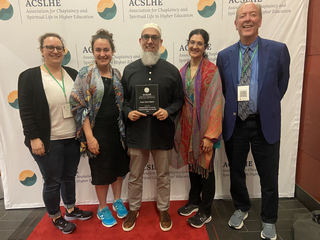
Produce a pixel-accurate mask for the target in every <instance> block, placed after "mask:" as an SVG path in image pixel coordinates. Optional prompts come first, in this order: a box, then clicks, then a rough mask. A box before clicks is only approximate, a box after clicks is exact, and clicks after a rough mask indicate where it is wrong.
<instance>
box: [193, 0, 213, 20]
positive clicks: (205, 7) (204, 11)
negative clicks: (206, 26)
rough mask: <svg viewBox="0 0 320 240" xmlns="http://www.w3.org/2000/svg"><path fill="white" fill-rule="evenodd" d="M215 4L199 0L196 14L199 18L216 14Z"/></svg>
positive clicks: (209, 0)
mask: <svg viewBox="0 0 320 240" xmlns="http://www.w3.org/2000/svg"><path fill="white" fill-rule="evenodd" d="M216 8H217V5H216V2H215V1H214V0H200V1H199V2H198V7H197V9H198V13H199V14H200V16H201V17H205V18H208V17H211V16H212V15H213V14H214V13H215V12H216Z"/></svg>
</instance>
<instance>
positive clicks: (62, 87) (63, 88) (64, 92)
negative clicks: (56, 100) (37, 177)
mask: <svg viewBox="0 0 320 240" xmlns="http://www.w3.org/2000/svg"><path fill="white" fill-rule="evenodd" d="M43 65H44V67H45V68H46V69H47V71H48V73H50V75H51V77H52V78H53V79H54V80H55V81H56V83H58V84H59V86H60V87H61V89H62V91H63V94H64V98H65V99H66V103H67V102H68V101H67V96H66V90H65V87H64V80H63V73H62V68H61V78H62V86H61V84H60V83H59V82H58V81H57V79H56V78H55V77H54V76H53V75H52V73H51V72H50V70H49V69H48V68H47V66H46V64H45V63H44V64H43Z"/></svg>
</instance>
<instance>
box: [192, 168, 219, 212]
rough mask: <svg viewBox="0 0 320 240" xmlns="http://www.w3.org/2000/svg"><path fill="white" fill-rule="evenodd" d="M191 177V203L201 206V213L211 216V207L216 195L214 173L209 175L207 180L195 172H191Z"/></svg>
mask: <svg viewBox="0 0 320 240" xmlns="http://www.w3.org/2000/svg"><path fill="white" fill-rule="evenodd" d="M189 177H190V183H191V188H190V191H189V203H191V204H194V205H199V212H202V213H204V214H205V215H206V216H210V215H211V205H212V202H213V198H214V194H215V178H214V171H212V172H210V173H209V177H208V178H207V179H205V178H203V177H202V176H201V175H200V174H198V173H194V172H189Z"/></svg>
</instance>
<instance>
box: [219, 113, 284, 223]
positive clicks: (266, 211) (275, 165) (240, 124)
mask: <svg viewBox="0 0 320 240" xmlns="http://www.w3.org/2000/svg"><path fill="white" fill-rule="evenodd" d="M250 146H251V151H252V155H253V158H254V162H255V165H256V167H257V171H258V174H259V176H260V185H261V197H262V206H261V218H262V221H263V222H266V223H275V222H276V221H277V213H278V196H279V194H278V174H279V148H280V141H278V142H276V143H274V144H269V143H268V142H267V141H266V140H265V138H264V136H263V133H262V130H261V123H260V118H259V115H257V116H255V117H254V116H251V117H249V118H248V119H246V120H245V121H242V120H241V119H240V118H239V117H238V118H237V121H236V124H235V128H234V131H233V134H232V136H231V138H230V139H229V140H228V141H226V142H225V148H226V154H227V157H228V161H229V167H230V183H231V189H230V191H231V196H232V199H233V202H234V206H235V208H236V209H237V210H238V209H240V210H241V211H248V210H249V209H250V207H251V204H250V199H249V194H248V190H247V186H246V174H245V167H246V164H247V157H248V153H249V150H250Z"/></svg>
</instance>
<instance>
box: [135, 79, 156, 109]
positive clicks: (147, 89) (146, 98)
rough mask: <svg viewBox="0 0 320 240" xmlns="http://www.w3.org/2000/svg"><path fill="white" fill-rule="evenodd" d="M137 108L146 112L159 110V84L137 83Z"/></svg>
mask: <svg viewBox="0 0 320 240" xmlns="http://www.w3.org/2000/svg"><path fill="white" fill-rule="evenodd" d="M136 110H137V111H139V112H142V113H145V114H153V113H155V112H156V111H158V110H159V92H158V84H147V85H136Z"/></svg>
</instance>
